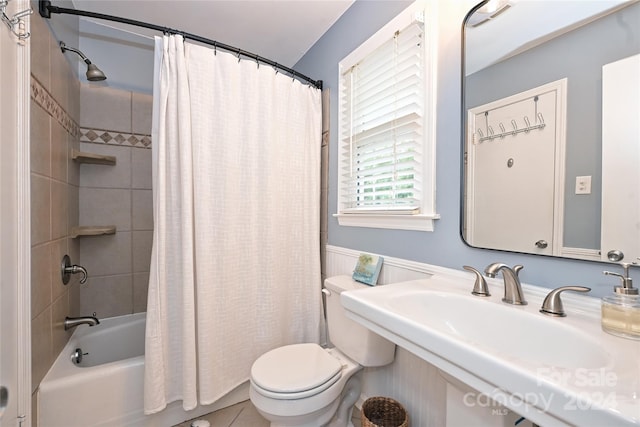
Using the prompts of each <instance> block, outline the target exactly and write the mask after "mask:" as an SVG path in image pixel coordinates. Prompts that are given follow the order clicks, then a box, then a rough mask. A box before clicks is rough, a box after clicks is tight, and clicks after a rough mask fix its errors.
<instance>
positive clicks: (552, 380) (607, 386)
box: [341, 272, 640, 426]
mask: <svg viewBox="0 0 640 427" xmlns="http://www.w3.org/2000/svg"><path fill="white" fill-rule="evenodd" d="M456 273H457V274H452V275H451V276H449V275H434V276H432V277H431V278H430V279H424V280H414V281H409V282H402V283H395V284H390V285H384V286H376V287H373V288H370V289H362V290H356V291H348V292H344V293H342V296H341V301H342V304H343V305H344V307H345V308H346V309H347V313H348V315H349V316H350V317H352V318H353V319H354V320H356V321H358V322H360V323H361V324H363V325H364V326H366V327H368V328H370V329H371V330H373V331H374V332H376V333H378V334H379V335H382V336H383V337H385V338H387V339H389V340H391V341H393V342H395V343H396V344H397V345H399V346H401V347H403V348H405V349H407V350H409V351H411V352H412V353H414V354H416V355H417V356H419V357H421V358H422V359H424V360H426V361H427V362H429V363H431V364H433V365H435V366H436V367H438V368H440V369H441V370H442V371H443V372H445V373H446V374H448V375H450V376H452V377H454V378H456V379H457V380H459V381H462V382H463V383H465V384H466V385H468V386H469V387H471V388H473V389H475V390H477V391H479V392H481V393H483V394H486V395H487V396H489V397H491V398H492V399H495V400H496V401H500V402H504V404H505V406H507V407H508V408H509V409H511V410H513V411H515V412H516V413H519V414H521V415H523V416H525V417H526V418H528V419H529V420H531V421H533V422H536V423H537V424H540V425H545V426H547V425H580V426H614V425H615V426H627V425H628V426H640V342H638V341H633V340H627V339H623V338H619V337H614V336H612V335H609V334H606V333H604V332H603V331H602V330H601V327H600V315H599V307H600V305H599V300H597V299H595V298H590V297H585V296H575V297H573V296H572V297H568V298H566V299H565V309H566V311H567V313H568V316H567V317H565V318H557V317H549V316H545V315H543V314H541V313H540V312H539V311H538V310H539V308H540V306H541V304H542V300H543V299H544V296H545V295H546V293H547V292H548V291H549V289H546V288H539V287H534V286H527V285H524V288H525V293H526V297H527V300H528V301H529V304H528V305H526V306H514V305H509V304H505V303H503V302H502V301H501V297H502V293H503V288H502V283H501V281H496V280H489V281H488V283H489V284H490V288H491V294H492V296H491V297H488V298H487V297H477V296H472V295H471V290H472V288H473V279H472V278H471V277H468V276H465V274H464V273H462V274H460V273H458V272H456ZM561 285H563V284H558V286H561Z"/></svg>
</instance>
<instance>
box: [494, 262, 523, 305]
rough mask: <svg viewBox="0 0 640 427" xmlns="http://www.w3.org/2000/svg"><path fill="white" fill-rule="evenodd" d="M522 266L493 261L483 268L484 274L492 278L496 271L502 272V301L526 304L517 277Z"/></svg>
mask: <svg viewBox="0 0 640 427" xmlns="http://www.w3.org/2000/svg"><path fill="white" fill-rule="evenodd" d="M523 268H524V267H523V266H521V265H516V266H514V267H513V268H510V267H509V266H508V265H506V264H502V263H499V262H494V263H493V264H489V265H488V266H487V268H485V269H484V274H485V275H486V276H487V277H491V278H493V277H496V274H498V272H502V278H503V279H504V298H502V301H504V302H506V303H508V304H515V305H526V304H527V301H526V300H525V299H524V294H523V292H522V285H520V279H519V278H518V273H519V272H520V270H522V269H523Z"/></svg>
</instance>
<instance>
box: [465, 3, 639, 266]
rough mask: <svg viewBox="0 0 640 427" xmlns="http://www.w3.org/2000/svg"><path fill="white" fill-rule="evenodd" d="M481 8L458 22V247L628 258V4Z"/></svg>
mask: <svg viewBox="0 0 640 427" xmlns="http://www.w3.org/2000/svg"><path fill="white" fill-rule="evenodd" d="M494 2H495V0H491V1H489V2H487V1H484V2H482V3H479V4H478V5H477V6H475V7H474V8H473V9H472V11H471V12H470V13H469V15H467V18H466V19H465V23H464V25H463V34H462V36H463V44H464V45H463V61H462V62H463V70H462V71H463V74H462V75H463V80H464V81H463V114H462V115H463V123H464V132H463V141H462V146H463V171H464V177H463V188H462V199H463V208H462V210H461V211H462V216H463V217H462V220H461V227H462V230H461V233H462V237H463V238H464V240H465V241H466V242H467V244H469V245H470V246H473V247H477V248H483V249H499V250H506V251H514V252H523V253H533V254H540V255H550V256H559V257H568V258H576V259H588V260H598V261H607V262H610V261H609V258H608V256H607V254H608V253H609V252H610V251H617V252H616V253H620V254H624V260H625V261H627V262H633V261H635V260H636V259H637V257H640V120H639V119H638V118H639V117H640V2H638V1H613V0H606V1H595V2H594V1H586V0H585V1H575V0H560V1H558V0H555V1H547V0H510V1H506V0H503V1H501V2H495V3H494Z"/></svg>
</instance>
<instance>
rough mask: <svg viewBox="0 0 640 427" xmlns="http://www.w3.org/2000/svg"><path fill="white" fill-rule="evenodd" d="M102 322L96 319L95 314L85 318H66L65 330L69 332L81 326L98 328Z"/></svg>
mask: <svg viewBox="0 0 640 427" xmlns="http://www.w3.org/2000/svg"><path fill="white" fill-rule="evenodd" d="M99 324H100V321H99V320H98V318H97V317H96V314H95V313H93V316H83V317H69V316H67V317H65V319H64V330H65V331H68V330H69V329H71V328H75V327H76V326H80V325H89V326H96V325H99Z"/></svg>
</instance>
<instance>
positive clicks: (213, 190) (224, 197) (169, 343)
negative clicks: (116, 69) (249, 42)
mask: <svg viewBox="0 0 640 427" xmlns="http://www.w3.org/2000/svg"><path fill="white" fill-rule="evenodd" d="M155 57H156V58H155V65H156V66H155V80H154V106H153V109H154V110H153V135H152V138H153V144H154V145H153V150H152V151H153V209H154V233H153V249H152V260H151V272H150V277H149V294H148V306H147V330H146V342H145V349H146V350H145V351H146V353H145V413H148V414H150V413H154V412H157V411H161V410H162V409H164V408H165V407H166V405H167V404H169V403H171V402H173V401H179V400H182V405H183V407H184V409H185V410H190V409H193V408H195V407H196V406H197V405H198V404H204V405H206V404H211V403H213V402H215V401H216V400H218V399H219V398H220V397H222V396H224V395H225V394H226V393H228V392H229V391H231V390H233V389H234V388H235V387H237V386H238V385H240V384H242V383H243V382H245V381H246V380H248V378H249V373H250V368H251V365H252V363H253V361H254V360H255V359H256V358H257V357H259V356H260V355H261V354H262V353H264V352H265V351H267V350H269V349H272V348H275V347H278V346H281V345H286V344H291V343H298V342H317V341H318V340H319V333H320V321H321V320H320V317H321V316H320V310H321V302H320V281H321V279H320V242H319V235H320V229H319V223H320V218H319V212H320V206H319V203H320V141H321V101H320V91H319V90H318V89H316V88H312V87H309V86H307V85H305V84H302V83H300V82H299V81H297V80H293V79H292V78H291V77H289V76H286V75H284V74H282V73H277V72H276V71H275V70H274V69H273V68H271V67H269V66H267V65H264V64H257V63H256V62H255V61H252V60H246V59H239V58H238V57H237V56H235V55H233V54H230V53H226V52H222V51H217V52H216V51H215V50H214V49H212V48H208V47H202V46H199V45H195V44H191V43H188V42H184V40H183V38H182V37H181V36H164V37H157V38H156V49H155Z"/></svg>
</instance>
